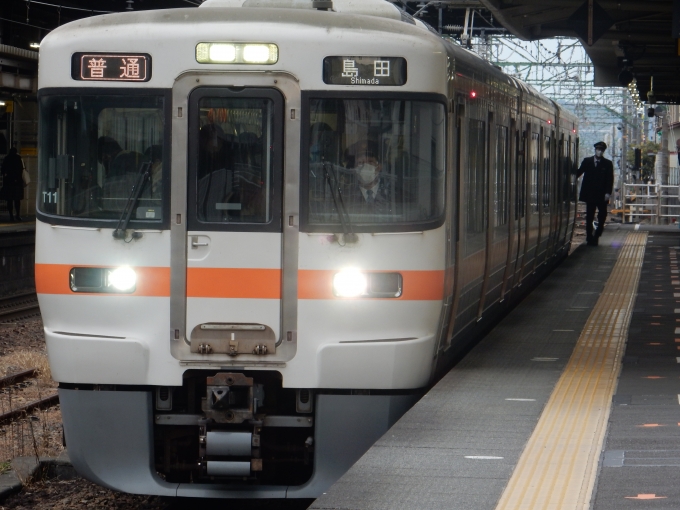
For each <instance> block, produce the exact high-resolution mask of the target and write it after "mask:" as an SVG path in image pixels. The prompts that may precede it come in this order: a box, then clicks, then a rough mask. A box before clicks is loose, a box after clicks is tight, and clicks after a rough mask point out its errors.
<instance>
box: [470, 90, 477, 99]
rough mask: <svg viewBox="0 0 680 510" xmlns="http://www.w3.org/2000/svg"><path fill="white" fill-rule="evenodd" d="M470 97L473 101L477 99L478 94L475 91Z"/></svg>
mask: <svg viewBox="0 0 680 510" xmlns="http://www.w3.org/2000/svg"><path fill="white" fill-rule="evenodd" d="M470 97H471V98H472V99H474V98H476V97H477V92H475V91H474V90H473V91H472V92H470Z"/></svg>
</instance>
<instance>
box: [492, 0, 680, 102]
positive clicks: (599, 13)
mask: <svg viewBox="0 0 680 510" xmlns="http://www.w3.org/2000/svg"><path fill="white" fill-rule="evenodd" d="M480 1H481V3H482V4H483V5H484V6H485V7H486V8H487V9H489V10H490V11H491V13H492V14H493V16H494V18H496V20H497V21H498V22H500V23H501V24H502V25H503V26H504V27H505V28H507V29H508V30H509V31H510V32H511V33H512V34H514V35H516V36H517V37H519V38H521V39H524V40H531V41H533V40H537V39H545V38H550V37H556V36H566V37H578V38H579V39H580V40H581V42H582V43H583V46H584V47H585V49H586V52H587V53H588V55H589V56H590V58H591V60H592V61H593V64H594V66H595V85H596V86H605V87H618V86H622V85H623V86H625V85H627V84H628V82H627V81H626V78H628V79H630V78H631V75H630V74H628V75H627V73H623V74H621V73H622V71H624V70H625V71H630V72H631V73H632V76H634V77H635V79H636V80H637V87H638V90H639V91H640V99H641V100H642V101H646V100H647V92H648V91H649V90H650V85H651V78H652V77H653V78H654V95H655V96H656V100H657V101H660V102H680V57H679V56H678V54H679V53H680V51H679V49H680V47H679V46H678V39H677V38H676V37H677V36H678V33H677V31H676V33H675V34H674V33H673V4H674V3H676V4H678V6H679V7H680V3H679V2H677V1H675V2H672V1H669V0H643V1H640V0H585V1H584V0H480ZM676 30H677V29H676Z"/></svg>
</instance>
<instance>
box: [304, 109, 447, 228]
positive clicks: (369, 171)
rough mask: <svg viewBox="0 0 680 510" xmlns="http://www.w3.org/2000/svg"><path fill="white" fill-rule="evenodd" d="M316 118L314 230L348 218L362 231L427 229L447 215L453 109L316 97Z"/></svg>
mask: <svg viewBox="0 0 680 510" xmlns="http://www.w3.org/2000/svg"><path fill="white" fill-rule="evenodd" d="M309 122H310V141H309V155H308V158H309V172H308V186H309V189H308V215H307V217H308V224H309V226H310V228H311V229H312V230H318V229H322V228H336V227H337V226H338V225H340V223H347V224H349V225H351V226H352V228H355V229H356V230H357V231H372V230H381V229H384V228H387V229H388V230H399V229H400V228H406V229H409V228H414V226H416V225H419V224H420V225H421V226H423V227H424V228H426V225H427V224H428V223H431V222H434V221H436V220H438V219H439V218H441V217H442V215H443V212H444V168H445V146H446V143H445V140H446V138H445V137H446V129H445V128H446V113H445V109H444V106H443V105H442V104H441V103H435V102H426V101H408V100H392V99H390V100H385V99H380V100H378V99H374V100H369V99H337V98H323V99H311V101H310V119H309ZM399 225H402V226H403V227H399ZM315 226H316V228H315Z"/></svg>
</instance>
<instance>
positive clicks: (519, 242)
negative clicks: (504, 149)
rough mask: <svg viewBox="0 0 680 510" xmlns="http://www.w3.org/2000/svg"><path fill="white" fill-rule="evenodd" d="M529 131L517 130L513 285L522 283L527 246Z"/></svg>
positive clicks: (514, 182) (514, 181)
mask: <svg viewBox="0 0 680 510" xmlns="http://www.w3.org/2000/svg"><path fill="white" fill-rule="evenodd" d="M527 132H528V131H524V132H522V131H520V130H518V129H516V130H515V176H514V179H513V184H514V190H515V193H514V208H513V209H514V230H515V243H514V253H513V258H514V261H515V263H514V265H513V273H512V274H513V277H512V285H511V287H516V286H518V285H520V284H521V275H522V268H523V267H524V258H525V257H524V249H525V246H526V236H527V222H526V196H527V177H526V176H527V167H526V161H527V156H526V151H527V147H528V144H527Z"/></svg>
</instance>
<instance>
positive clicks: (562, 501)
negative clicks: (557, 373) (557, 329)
mask: <svg viewBox="0 0 680 510" xmlns="http://www.w3.org/2000/svg"><path fill="white" fill-rule="evenodd" d="M646 242H647V234H646V233H644V232H636V233H631V234H628V236H627V238H626V241H625V243H624V245H623V247H622V248H621V252H620V254H619V257H618V259H617V261H616V264H615V265H614V268H613V269H612V273H611V275H610V276H609V279H608V280H607V283H606V284H605V287H604V290H603V291H602V294H601V296H600V298H599V300H598V301H597V304H596V305H595V308H593V311H592V313H591V314H590V317H589V318H588V321H587V323H586V325H585V327H584V328H583V332H582V333H581V336H580V337H579V340H578V343H577V345H576V348H575V349H574V352H573V354H572V356H571V358H570V359H569V363H568V364H567V366H566V368H565V370H564V373H563V374H562V377H560V379H559V381H558V382H557V385H556V386H555V390H554V391H553V393H552V395H551V397H550V400H549V401H548V403H547V404H546V407H545V409H544V410H543V413H542V414H541V418H540V419H539V421H538V425H537V426H536V429H535V430H534V433H533V435H532V436H531V438H530V439H529V442H528V443H527V445H526V447H525V448H524V452H523V453H522V456H521V457H520V460H519V463H518V464H517V467H516V468H515V471H514V473H513V474H512V477H511V478H510V481H509V483H508V486H507V487H506V488H505V491H504V492H503V495H502V496H501V499H500V501H499V503H498V506H497V507H496V510H520V509H531V510H548V509H555V510H571V509H579V510H587V509H588V508H589V507H590V498H591V496H592V492H593V487H594V484H595V477H596V475H597V467H598V460H599V457H600V452H601V450H602V444H603V441H604V435H605V432H606V426H607V420H608V419H609V412H610V409H611V401H612V395H613V393H614V389H615V387H616V382H617V379H618V376H619V371H620V369H621V356H622V353H623V351H624V347H625V342H626V337H627V333H628V325H629V323H630V316H631V313H632V309H633V304H634V299H635V293H636V290H637V286H638V281H639V278H640V268H641V266H642V258H643V255H644V251H645V245H646Z"/></svg>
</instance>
